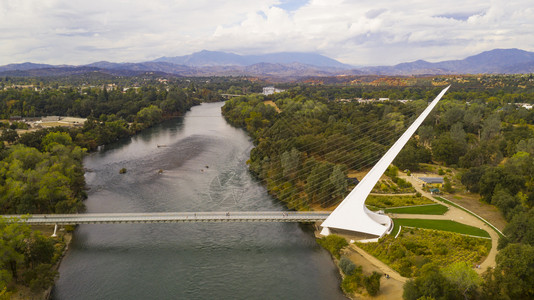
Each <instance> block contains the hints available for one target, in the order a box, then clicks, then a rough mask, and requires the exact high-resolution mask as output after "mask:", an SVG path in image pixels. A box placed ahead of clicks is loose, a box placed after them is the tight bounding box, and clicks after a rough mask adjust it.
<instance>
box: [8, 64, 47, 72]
mask: <svg viewBox="0 0 534 300" xmlns="http://www.w3.org/2000/svg"><path fill="white" fill-rule="evenodd" d="M45 68H54V66H53V65H45V64H34V63H31V62H25V63H21V64H9V65H5V66H0V71H15V70H18V71H26V70H36V69H45Z"/></svg>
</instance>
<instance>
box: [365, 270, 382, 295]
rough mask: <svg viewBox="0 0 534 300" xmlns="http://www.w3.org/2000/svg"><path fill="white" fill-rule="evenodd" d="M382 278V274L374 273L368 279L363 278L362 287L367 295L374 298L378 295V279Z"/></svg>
mask: <svg viewBox="0 0 534 300" xmlns="http://www.w3.org/2000/svg"><path fill="white" fill-rule="evenodd" d="M381 277H382V274H380V273H378V272H376V271H374V272H373V274H371V276H369V277H367V276H366V277H364V279H363V286H364V287H365V289H366V290H367V293H369V295H370V296H376V295H378V292H379V291H380V278H381Z"/></svg>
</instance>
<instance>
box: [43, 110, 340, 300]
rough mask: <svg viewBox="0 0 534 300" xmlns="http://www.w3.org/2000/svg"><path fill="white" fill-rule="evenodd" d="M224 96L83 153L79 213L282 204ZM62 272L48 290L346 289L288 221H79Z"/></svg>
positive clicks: (271, 294)
mask: <svg viewBox="0 0 534 300" xmlns="http://www.w3.org/2000/svg"><path fill="white" fill-rule="evenodd" d="M222 105H223V103H209V104H202V105H200V106H196V107H193V108H192V109H191V111H190V112H188V113H187V114H186V116H185V117H184V118H180V119H174V120H170V121H167V122H165V123H163V124H160V125H158V126H156V127H154V128H151V129H148V130H145V131H143V132H141V133H140V134H138V135H136V136H135V137H132V138H131V139H128V140H125V141H121V142H118V143H116V144H113V145H109V146H106V148H105V150H103V151H100V152H97V153H93V154H91V155H88V156H87V157H86V159H85V161H84V164H85V167H86V168H87V169H88V172H87V173H86V181H87V184H88V187H89V188H90V190H89V192H88V194H89V198H88V199H87V201H86V205H87V212H90V213H97V212H164V211H173V212H174V211H260V210H284V209H285V208H284V206H283V205H281V204H280V203H279V202H277V201H276V200H274V199H272V198H271V197H270V196H269V195H268V194H267V192H266V190H265V189H264V188H263V187H262V186H261V185H260V184H259V183H258V182H257V181H256V180H254V179H253V178H251V176H250V174H249V173H248V172H247V167H246V160H247V158H248V153H249V151H250V149H251V147H252V143H251V142H250V139H249V138H248V137H247V135H246V134H245V132H244V131H243V130H241V129H236V128H233V127H231V126H230V125H228V124H227V123H226V121H225V120H224V118H222V116H221V112H220V108H221V106H222ZM158 145H159V146H160V147H158ZM121 168H126V169H127V173H126V174H119V170H120V169H121ZM160 170H161V171H160ZM59 272H60V278H59V280H58V281H57V284H56V286H55V287H54V289H53V292H52V298H53V299H344V297H343V295H342V292H341V290H340V288H339V280H340V279H339V275H338V271H337V269H336V267H335V266H334V264H333V262H332V260H331V258H330V256H329V254H328V253H327V252H326V251H325V250H324V249H322V248H320V247H319V246H318V245H317V244H316V242H315V240H314V237H313V234H312V231H311V229H310V228H309V226H303V225H300V224H292V223H191V224H186V223H175V224H105V225H81V226H78V227H77V229H76V231H75V232H74V237H73V240H72V243H71V245H70V249H69V251H68V253H67V255H66V256H65V257H64V259H63V262H62V263H61V266H60V268H59Z"/></svg>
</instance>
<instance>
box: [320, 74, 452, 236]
mask: <svg viewBox="0 0 534 300" xmlns="http://www.w3.org/2000/svg"><path fill="white" fill-rule="evenodd" d="M449 87H450V85H449V86H448V87H446V88H445V89H443V90H442V91H441V93H439V95H438V96H437V97H436V98H435V99H434V100H433V101H432V102H431V103H430V104H429V105H428V106H427V108H426V109H425V110H424V111H423V112H422V113H421V115H420V116H419V117H418V118H417V119H416V120H415V121H414V122H413V123H412V125H410V127H408V129H407V130H406V132H404V133H403V134H402V136H401V137H400V138H399V139H398V140H397V141H396V142H395V144H393V146H391V148H390V149H389V150H388V151H387V152H386V154H384V156H382V158H381V159H380V160H379V161H378V162H377V163H376V165H375V166H374V167H373V168H372V169H371V171H369V173H367V175H366V176H365V177H364V178H363V179H362V181H360V183H358V185H356V187H355V188H354V189H353V190H352V191H351V192H350V193H349V194H348V195H347V197H345V199H344V200H343V201H342V202H341V203H340V204H339V205H338V207H337V208H336V209H335V210H334V211H333V212H332V213H331V214H330V216H329V217H328V218H327V219H326V220H325V221H324V222H323V223H322V224H321V227H322V228H323V229H322V231H321V234H322V235H325V236H326V235H329V234H330V233H331V229H333V230H334V231H335V230H339V231H345V232H346V231H349V232H356V233H364V234H367V235H373V236H377V237H382V236H384V235H385V234H386V233H389V232H391V230H392V229H393V221H392V220H391V218H390V217H388V216H387V215H383V214H378V213H375V212H373V211H370V210H369V209H367V207H366V206H365V200H366V199H367V196H369V193H371V191H372V190H373V187H374V186H375V185H376V183H377V182H378V180H379V179H380V177H381V176H382V174H384V172H385V171H386V169H387V168H388V166H389V165H390V164H391V163H392V162H393V160H394V159H395V157H396V156H397V154H399V152H400V151H401V150H402V148H403V147H404V145H405V144H406V143H407V142H408V140H409V139H410V137H411V136H412V135H413V134H414V133H415V131H416V130H417V128H419V126H420V125H421V124H422V123H423V121H424V120H425V118H426V117H427V116H428V115H429V114H430V112H431V111H432V109H433V108H434V107H435V106H436V104H438V101H439V100H440V99H441V97H443V95H444V94H445V92H447V90H448V89H449Z"/></svg>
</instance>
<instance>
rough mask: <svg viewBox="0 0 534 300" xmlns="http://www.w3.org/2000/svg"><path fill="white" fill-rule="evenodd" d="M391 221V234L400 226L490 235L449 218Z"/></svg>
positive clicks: (483, 235)
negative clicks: (392, 225)
mask: <svg viewBox="0 0 534 300" xmlns="http://www.w3.org/2000/svg"><path fill="white" fill-rule="evenodd" d="M393 222H394V223H395V228H394V229H393V232H392V234H391V235H393V236H394V235H396V233H397V232H398V227H399V226H402V227H416V228H425V229H434V230H442V231H450V232H456V233H461V234H466V235H472V236H478V237H484V238H489V237H490V235H489V234H488V233H487V232H486V231H485V230H482V229H480V228H477V227H473V226H469V225H465V224H462V223H458V222H455V221H451V220H426V219H394V220H393Z"/></svg>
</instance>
